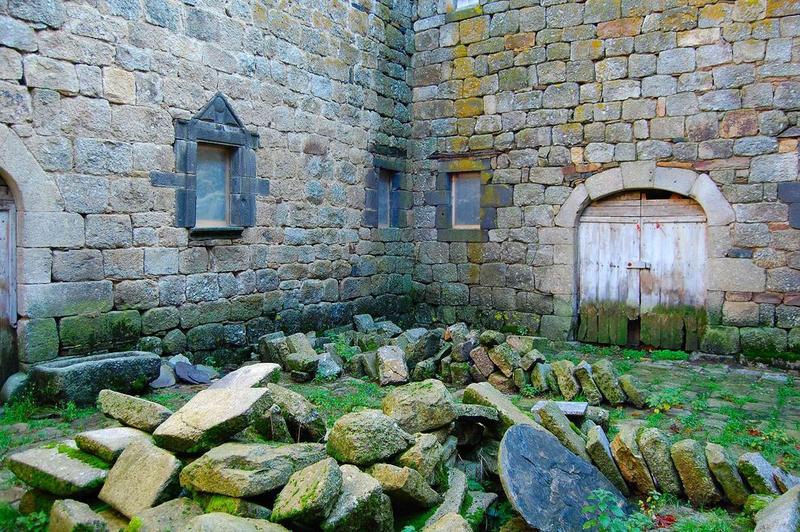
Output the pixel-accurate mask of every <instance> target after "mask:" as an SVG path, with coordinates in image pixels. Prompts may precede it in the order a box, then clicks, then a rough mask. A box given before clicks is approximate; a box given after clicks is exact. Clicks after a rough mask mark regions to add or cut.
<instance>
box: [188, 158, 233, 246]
mask: <svg viewBox="0 0 800 532" xmlns="http://www.w3.org/2000/svg"><path fill="white" fill-rule="evenodd" d="M204 147H208V148H211V149H212V150H218V151H221V152H224V154H225V174H224V187H225V220H224V221H223V223H222V224H219V223H214V222H215V221H214V220H208V222H210V223H208V224H206V223H201V218H200V213H199V210H198V205H199V201H197V199H196V200H195V225H194V229H200V230H206V231H207V230H209V229H214V228H229V227H232V226H231V167H232V166H233V152H234V150H233V149H231V147H230V146H227V145H225V144H218V143H212V142H198V143H197V172H196V174H195V175H197V180H198V181H199V176H200V161H201V157H200V153H201V152H202V151H203V149H204Z"/></svg>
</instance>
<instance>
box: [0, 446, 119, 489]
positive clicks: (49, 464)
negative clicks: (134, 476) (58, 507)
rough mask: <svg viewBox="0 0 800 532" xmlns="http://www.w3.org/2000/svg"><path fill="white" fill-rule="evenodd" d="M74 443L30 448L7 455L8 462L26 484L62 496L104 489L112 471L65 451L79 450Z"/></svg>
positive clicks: (10, 467) (7, 465)
mask: <svg viewBox="0 0 800 532" xmlns="http://www.w3.org/2000/svg"><path fill="white" fill-rule="evenodd" d="M73 445H74V443H73V442H66V443H62V444H59V445H57V446H54V447H49V448H39V449H28V450H27V451H22V452H21V453H16V454H12V455H11V456H9V457H8V458H6V459H5V466H6V467H7V468H8V469H10V470H11V472H12V473H14V474H15V475H16V476H17V478H19V479H20V480H21V481H23V482H24V483H25V484H27V485H29V486H32V487H34V488H38V489H40V490H42V491H46V492H48V493H52V494H53V495H58V496H59V497H73V496H78V495H93V494H95V493H97V492H98V491H100V487H101V486H102V485H103V482H104V481H105V479H106V476H107V475H108V471H107V470H106V469H102V468H99V467H94V466H91V465H89V464H87V463H86V462H84V461H81V460H80V459H78V458H73V456H75V455H74V453H72V452H64V451H67V449H68V448H69V449H73V450H75V451H77V449H76V448H75V447H73ZM78 452H80V451H78ZM70 454H72V455H73V456H70Z"/></svg>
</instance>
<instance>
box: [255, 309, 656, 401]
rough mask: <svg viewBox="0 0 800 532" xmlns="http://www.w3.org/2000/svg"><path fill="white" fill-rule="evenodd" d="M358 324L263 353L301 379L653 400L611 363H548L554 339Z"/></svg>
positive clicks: (274, 337)
mask: <svg viewBox="0 0 800 532" xmlns="http://www.w3.org/2000/svg"><path fill="white" fill-rule="evenodd" d="M354 325H355V329H354V330H352V329H348V330H343V331H341V332H340V333H339V334H338V335H337V336H336V337H337V342H336V343H334V342H332V341H330V337H320V338H317V337H316V336H312V337H311V338H309V336H308V335H304V334H302V333H297V334H293V335H291V336H284V334H283V333H281V332H277V333H273V334H269V335H266V336H263V337H261V339H260V341H259V346H258V352H259V356H260V358H261V360H262V361H264V362H274V363H277V364H279V365H281V367H283V368H284V369H285V370H286V371H288V372H289V373H290V375H291V376H292V378H293V379H294V380H297V381H306V380H310V379H312V378H314V377H320V378H324V379H329V378H335V377H338V376H339V375H341V374H342V372H343V371H344V372H346V373H347V374H349V375H351V376H354V377H363V376H367V377H369V378H371V379H373V380H375V381H376V382H378V383H380V384H381V385H387V384H403V383H406V382H409V381H422V380H425V379H430V378H439V379H441V380H442V381H444V382H448V383H452V384H454V385H458V386H466V385H468V384H470V383H472V382H489V383H490V384H491V385H492V386H494V387H495V388H497V389H498V390H500V391H502V392H505V393H517V392H519V391H520V390H526V389H530V391H531V392H532V393H537V394H540V393H547V392H553V393H556V394H561V395H562V396H563V397H564V398H565V399H566V400H567V401H570V400H572V399H574V398H575V397H576V396H578V395H579V394H581V393H582V394H583V395H584V396H585V397H586V400H587V401H588V402H589V404H591V405H600V404H601V403H603V402H607V403H610V404H612V405H621V404H624V403H629V404H632V405H634V406H636V407H638V408H642V407H643V406H644V403H645V397H644V394H643V393H642V392H641V390H640V387H639V385H638V384H637V383H636V381H635V379H634V378H633V377H632V376H630V375H623V376H622V377H620V378H617V376H616V374H615V372H614V368H613V367H612V365H611V363H610V362H609V361H608V360H601V361H599V362H596V363H595V364H592V365H590V364H589V363H588V362H586V361H583V362H581V363H580V364H577V365H575V364H573V363H572V362H571V361H569V360H556V361H554V362H552V363H548V362H547V361H546V359H545V356H544V355H543V354H542V353H541V352H540V350H539V349H538V348H537V347H546V346H550V345H552V342H551V341H550V340H548V339H547V338H540V337H534V336H520V335H506V334H503V333H501V332H498V331H494V330H485V331H482V332H478V331H471V330H470V329H469V328H468V327H467V325H466V324H464V323H457V324H455V325H451V326H450V327H448V328H446V329H430V330H428V329H424V328H415V329H409V330H406V331H403V330H402V329H400V328H399V327H397V326H396V325H395V324H393V323H392V322H389V321H377V322H376V321H374V320H373V318H372V317H371V316H369V315H368V314H361V315H357V316H355V317H354ZM314 343H316V344H317V345H318V348H317V349H315V345H314ZM342 345H344V346H345V348H346V349H348V350H349V351H350V354H349V357H348V358H345V357H343V356H342V353H341V352H340V351H341V347H342ZM318 350H321V351H322V352H321V353H319V352H317V351H318Z"/></svg>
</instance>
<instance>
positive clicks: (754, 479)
mask: <svg viewBox="0 0 800 532" xmlns="http://www.w3.org/2000/svg"><path fill="white" fill-rule="evenodd" d="M736 466H737V468H738V469H739V473H740V474H741V475H742V477H744V479H745V480H746V481H747V485H748V486H750V489H751V490H753V492H754V493H757V494H759V495H778V486H777V484H775V479H774V477H773V474H772V472H773V470H774V467H773V466H772V464H770V463H769V462H767V460H766V458H764V457H763V456H761V453H744V454H743V455H741V456H740V457H739V460H738V461H737V463H736Z"/></svg>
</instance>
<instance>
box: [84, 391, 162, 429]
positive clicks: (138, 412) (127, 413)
mask: <svg viewBox="0 0 800 532" xmlns="http://www.w3.org/2000/svg"><path fill="white" fill-rule="evenodd" d="M97 408H98V409H99V410H100V411H101V412H102V413H104V414H105V415H107V416H109V417H112V418H114V419H116V420H117V421H119V422H120V423H122V424H123V425H127V426H129V427H133V428H136V429H139V430H143V431H145V432H153V431H154V430H155V429H156V427H158V426H159V425H161V424H162V423H163V422H164V421H166V420H167V418H169V417H170V416H171V415H172V411H171V410H170V409H168V408H166V407H164V406H162V405H160V404H158V403H154V402H152V401H148V400H146V399H142V398H140V397H134V396H132V395H127V394H124V393H120V392H115V391H114V390H101V391H100V394H99V395H98V396H97Z"/></svg>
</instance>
